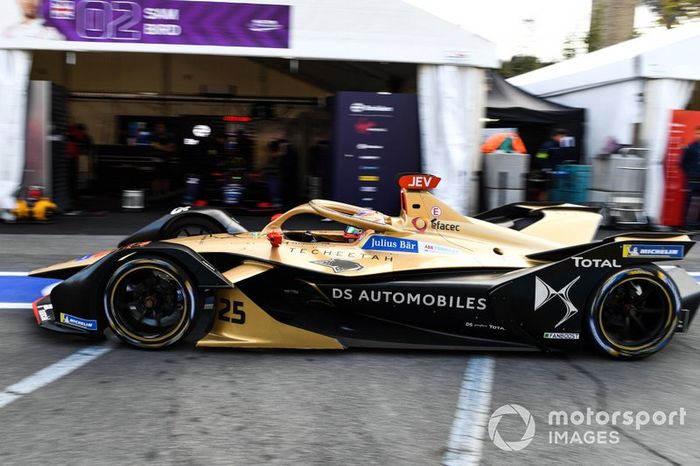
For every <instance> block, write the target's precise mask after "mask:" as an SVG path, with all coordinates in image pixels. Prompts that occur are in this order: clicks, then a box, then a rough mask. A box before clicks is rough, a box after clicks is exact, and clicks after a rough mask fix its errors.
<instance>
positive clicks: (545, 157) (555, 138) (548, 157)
mask: <svg viewBox="0 0 700 466" xmlns="http://www.w3.org/2000/svg"><path fill="white" fill-rule="evenodd" d="M568 135H569V132H568V131H567V130H565V129H562V128H557V129H553V130H552V131H551V133H550V135H549V139H548V140H547V141H545V142H544V143H543V144H542V145H541V146H540V148H539V150H538V151H537V154H535V158H534V159H533V162H534V167H535V169H537V170H554V168H555V167H556V166H557V164H559V163H561V162H562V160H561V155H560V152H561V140H562V138H565V137H567V136H568Z"/></svg>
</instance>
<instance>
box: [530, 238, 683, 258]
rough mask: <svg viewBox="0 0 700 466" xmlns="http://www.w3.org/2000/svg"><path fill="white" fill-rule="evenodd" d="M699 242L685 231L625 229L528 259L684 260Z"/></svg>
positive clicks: (533, 255)
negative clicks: (637, 230)
mask: <svg viewBox="0 0 700 466" xmlns="http://www.w3.org/2000/svg"><path fill="white" fill-rule="evenodd" d="M694 245H695V241H693V240H691V239H690V236H689V235H688V234H687V233H685V232H643V233H632V234H630V233H622V234H619V235H614V236H610V237H608V238H605V239H602V240H600V241H595V242H592V243H586V244H578V245H575V246H569V247H565V248H559V249H552V250H549V251H543V252H537V253H534V254H529V255H528V256H527V258H528V259H531V260H536V261H543V262H554V261H560V260H564V259H566V258H568V257H573V256H582V257H583V256H585V257H586V258H589V259H603V260H604V259H609V260H617V259H620V260H621V261H624V262H625V263H643V262H658V261H669V260H681V259H683V258H684V257H685V256H686V255H687V254H688V252H689V251H690V250H691V249H692V247H693V246H694Z"/></svg>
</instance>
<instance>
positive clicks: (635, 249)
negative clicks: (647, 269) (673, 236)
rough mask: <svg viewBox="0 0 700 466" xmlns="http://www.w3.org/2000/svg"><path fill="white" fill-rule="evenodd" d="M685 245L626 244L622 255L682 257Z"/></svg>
mask: <svg viewBox="0 0 700 466" xmlns="http://www.w3.org/2000/svg"><path fill="white" fill-rule="evenodd" d="M684 252H685V247H684V246H681V245H663V244H625V245H623V246H622V257H668V258H672V259H682V258H683V255H684V254H683V253H684Z"/></svg>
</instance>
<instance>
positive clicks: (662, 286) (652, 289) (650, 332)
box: [588, 268, 680, 359]
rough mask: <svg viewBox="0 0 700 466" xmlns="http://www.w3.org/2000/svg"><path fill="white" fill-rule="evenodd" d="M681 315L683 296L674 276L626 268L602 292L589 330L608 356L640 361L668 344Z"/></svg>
mask: <svg viewBox="0 0 700 466" xmlns="http://www.w3.org/2000/svg"><path fill="white" fill-rule="evenodd" d="M679 315H680V297H679V293H678V289H677V288H676V286H675V284H674V283H673V281H672V280H671V279H670V277H668V276H667V275H666V274H665V273H664V272H662V271H660V270H655V269H645V268H634V269H626V270H623V271H620V272H618V273H616V274H614V275H612V276H611V277H609V278H608V279H607V280H606V281H605V282H604V283H603V285H602V286H601V287H600V288H599V289H598V292H597V293H596V295H595V297H594V299H593V303H592V305H591V308H590V312H589V315H588V329H589V331H590V334H591V337H592V340H593V343H594V344H595V345H596V346H597V347H598V348H599V349H600V350H602V351H604V352H605V353H607V354H608V355H610V356H612V357H616V358H624V359H637V358H642V357H645V356H649V355H651V354H654V353H656V352H657V351H659V350H660V349H662V348H663V347H664V346H666V345H667V344H668V342H669V341H670V340H671V338H672V337H673V332H674V331H675V328H676V325H677V324H678V318H679Z"/></svg>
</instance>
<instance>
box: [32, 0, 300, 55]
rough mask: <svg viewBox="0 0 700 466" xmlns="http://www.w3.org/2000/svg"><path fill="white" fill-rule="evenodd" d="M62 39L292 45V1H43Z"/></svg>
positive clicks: (46, 15)
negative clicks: (290, 22) (275, 2)
mask: <svg viewBox="0 0 700 466" xmlns="http://www.w3.org/2000/svg"><path fill="white" fill-rule="evenodd" d="M41 14H42V16H43V21H44V26H45V27H46V28H51V29H54V30H56V31H57V32H58V34H59V35H60V36H61V38H63V39H64V40H68V41H77V42H112V43H123V44H124V43H131V44H134V43H142V44H177V45H213V46H228V47H266V48H289V16H290V7H289V5H272V4H253V3H229V2H207V1H187V0H139V1H131V0H75V1H73V0H44V2H43V4H42V8H41Z"/></svg>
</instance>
